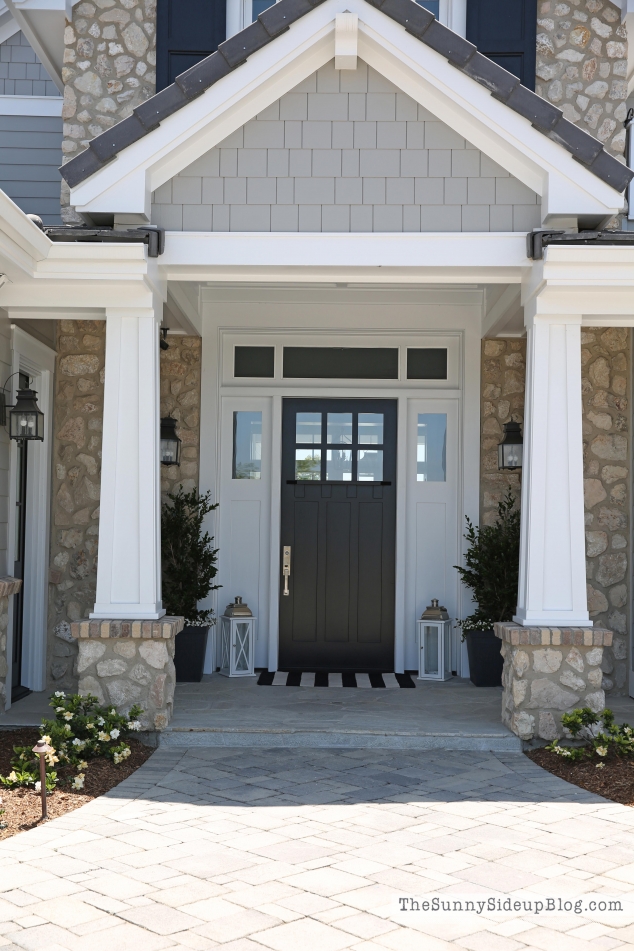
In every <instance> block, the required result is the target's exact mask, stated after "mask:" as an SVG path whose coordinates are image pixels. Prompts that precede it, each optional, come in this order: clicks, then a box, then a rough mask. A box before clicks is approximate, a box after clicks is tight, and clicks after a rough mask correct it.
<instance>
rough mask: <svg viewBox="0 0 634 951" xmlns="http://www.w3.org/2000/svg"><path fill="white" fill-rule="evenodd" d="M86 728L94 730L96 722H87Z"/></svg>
mask: <svg viewBox="0 0 634 951" xmlns="http://www.w3.org/2000/svg"><path fill="white" fill-rule="evenodd" d="M86 729H87V730H94V729H95V724H94V723H87V724H86Z"/></svg>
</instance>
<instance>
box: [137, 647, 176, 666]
mask: <svg viewBox="0 0 634 951" xmlns="http://www.w3.org/2000/svg"><path fill="white" fill-rule="evenodd" d="M139 654H140V655H141V657H142V658H143V659H144V660H145V661H146V663H148V664H149V665H150V667H154V668H155V669H156V670H162V669H163V668H164V667H165V664H166V663H167V661H168V659H169V658H168V654H167V648H166V646H165V644H164V643H163V641H154V640H152V641H143V642H142V643H141V644H139Z"/></svg>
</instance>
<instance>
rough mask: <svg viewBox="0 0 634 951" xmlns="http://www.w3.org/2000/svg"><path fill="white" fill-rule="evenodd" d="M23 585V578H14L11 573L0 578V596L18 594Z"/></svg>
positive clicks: (6, 596) (5, 596)
mask: <svg viewBox="0 0 634 951" xmlns="http://www.w3.org/2000/svg"><path fill="white" fill-rule="evenodd" d="M21 587H22V579H21V578H12V577H11V576H10V575H7V576H6V577H4V578H0V598H8V597H9V595H10V594H17V593H18V591H19V590H20V588H21Z"/></svg>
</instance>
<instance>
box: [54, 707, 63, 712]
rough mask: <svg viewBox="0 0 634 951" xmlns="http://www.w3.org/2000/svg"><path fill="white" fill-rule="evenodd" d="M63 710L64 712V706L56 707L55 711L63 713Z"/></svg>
mask: <svg viewBox="0 0 634 951" xmlns="http://www.w3.org/2000/svg"><path fill="white" fill-rule="evenodd" d="M63 712H64V708H63V707H55V713H63Z"/></svg>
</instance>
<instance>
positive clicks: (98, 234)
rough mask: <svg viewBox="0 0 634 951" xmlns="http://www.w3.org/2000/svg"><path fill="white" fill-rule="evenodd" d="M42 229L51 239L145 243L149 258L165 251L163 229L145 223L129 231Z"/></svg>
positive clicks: (107, 242)
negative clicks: (141, 226) (143, 225)
mask: <svg viewBox="0 0 634 951" xmlns="http://www.w3.org/2000/svg"><path fill="white" fill-rule="evenodd" d="M42 231H43V232H44V234H45V235H46V237H47V238H49V239H50V240H51V241H56V242H64V243H66V242H73V241H75V242H87V243H92V244H145V245H146V246H147V249H148V250H147V253H148V257H149V258H157V257H158V256H159V255H160V254H163V252H164V251H165V229H164V228H158V227H157V226H156V225H147V226H145V227H143V228H135V229H133V230H130V231H115V229H114V228H84V227H77V228H73V227H70V228H69V227H62V228H55V227H50V228H49V227H43V228H42Z"/></svg>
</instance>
